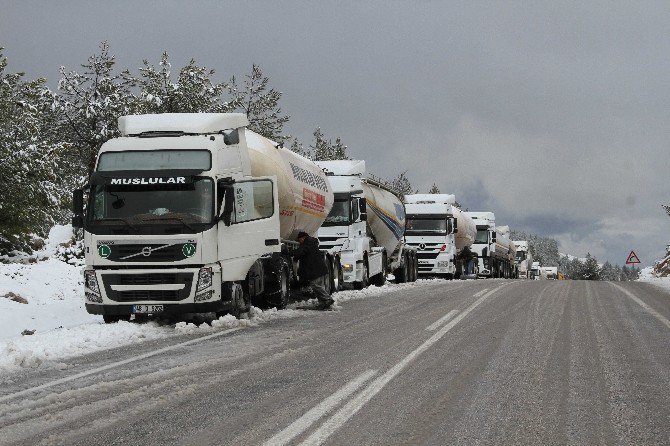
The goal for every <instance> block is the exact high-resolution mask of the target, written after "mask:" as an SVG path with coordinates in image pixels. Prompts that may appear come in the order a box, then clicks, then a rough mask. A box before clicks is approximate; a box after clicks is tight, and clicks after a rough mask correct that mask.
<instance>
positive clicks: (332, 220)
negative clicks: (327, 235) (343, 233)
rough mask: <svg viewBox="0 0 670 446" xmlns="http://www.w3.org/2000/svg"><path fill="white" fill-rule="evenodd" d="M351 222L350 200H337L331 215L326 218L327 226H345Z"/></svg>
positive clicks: (325, 223)
mask: <svg viewBox="0 0 670 446" xmlns="http://www.w3.org/2000/svg"><path fill="white" fill-rule="evenodd" d="M350 220H351V204H350V200H349V199H345V200H335V202H334V203H333V208H332V209H331V210H330V214H328V217H326V221H325V222H324V225H325V226H344V225H348V224H349V221H350Z"/></svg>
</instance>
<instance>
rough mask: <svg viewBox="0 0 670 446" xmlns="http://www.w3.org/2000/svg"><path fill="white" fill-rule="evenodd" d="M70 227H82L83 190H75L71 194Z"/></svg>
mask: <svg viewBox="0 0 670 446" xmlns="http://www.w3.org/2000/svg"><path fill="white" fill-rule="evenodd" d="M72 212H73V213H74V217H72V227H73V228H75V229H80V228H83V227H84V190H83V189H75V190H74V191H73V192H72Z"/></svg>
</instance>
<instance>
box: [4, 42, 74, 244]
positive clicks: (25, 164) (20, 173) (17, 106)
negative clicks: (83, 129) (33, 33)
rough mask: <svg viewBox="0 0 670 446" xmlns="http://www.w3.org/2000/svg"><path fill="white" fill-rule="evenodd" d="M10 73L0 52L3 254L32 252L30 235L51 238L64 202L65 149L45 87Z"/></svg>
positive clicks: (36, 81)
mask: <svg viewBox="0 0 670 446" xmlns="http://www.w3.org/2000/svg"><path fill="white" fill-rule="evenodd" d="M6 67H7V59H6V58H5V57H4V56H3V53H2V48H0V190H1V191H2V197H3V198H2V200H0V254H8V253H9V252H11V251H13V250H23V251H30V245H29V241H30V235H29V234H37V235H39V236H44V235H46V233H47V232H48V230H49V228H50V227H51V226H52V225H53V224H54V223H55V221H56V220H57V219H58V217H59V216H60V215H61V208H62V207H63V201H64V196H65V190H64V187H63V182H62V181H61V179H60V178H59V177H58V176H57V172H58V161H59V159H60V157H61V155H62V152H63V150H64V145H63V144H62V143H59V142H58V139H59V138H58V134H57V132H56V131H54V129H55V128H56V127H57V126H56V115H55V113H54V112H53V111H52V108H51V105H52V102H53V98H52V95H51V93H50V92H49V90H48V89H47V88H46V86H45V82H46V81H45V80H44V79H41V78H40V79H36V80H33V81H25V80H23V77H24V73H6V72H5V69H6Z"/></svg>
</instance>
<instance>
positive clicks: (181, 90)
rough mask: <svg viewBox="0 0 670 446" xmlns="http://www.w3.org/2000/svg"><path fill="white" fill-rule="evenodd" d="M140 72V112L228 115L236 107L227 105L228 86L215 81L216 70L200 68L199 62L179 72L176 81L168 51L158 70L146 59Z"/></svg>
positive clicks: (138, 82) (162, 58)
mask: <svg viewBox="0 0 670 446" xmlns="http://www.w3.org/2000/svg"><path fill="white" fill-rule="evenodd" d="M143 64H144V66H143V67H142V68H140V69H139V71H140V78H139V79H137V80H136V81H135V84H136V85H137V86H138V87H139V88H140V90H141V91H140V102H139V112H140V113H226V112H230V111H232V110H233V109H234V108H235V105H236V104H231V103H227V102H223V101H222V98H221V96H222V95H223V93H224V92H226V89H227V87H228V86H227V85H226V84H225V83H215V82H214V81H213V80H212V77H213V76H214V74H215V72H214V70H211V69H207V68H205V67H199V66H197V65H196V63H195V60H194V59H191V60H190V62H189V63H188V64H187V65H185V66H184V67H182V68H181V69H180V70H179V75H178V77H177V79H176V80H173V79H172V71H171V68H172V64H171V63H170V57H169V55H168V53H167V51H165V52H163V55H162V56H161V61H160V62H159V64H158V68H156V67H154V66H153V65H151V64H150V63H149V62H148V61H147V60H146V59H145V60H144V61H143Z"/></svg>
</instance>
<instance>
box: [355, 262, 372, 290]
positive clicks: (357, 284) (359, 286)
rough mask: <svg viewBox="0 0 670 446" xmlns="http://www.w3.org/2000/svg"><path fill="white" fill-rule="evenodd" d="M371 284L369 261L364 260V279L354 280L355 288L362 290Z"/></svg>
mask: <svg viewBox="0 0 670 446" xmlns="http://www.w3.org/2000/svg"><path fill="white" fill-rule="evenodd" d="M369 284H370V270H369V269H368V262H367V261H363V279H362V280H360V281H358V282H354V289H356V290H362V289H363V288H367V287H368V285H369Z"/></svg>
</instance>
